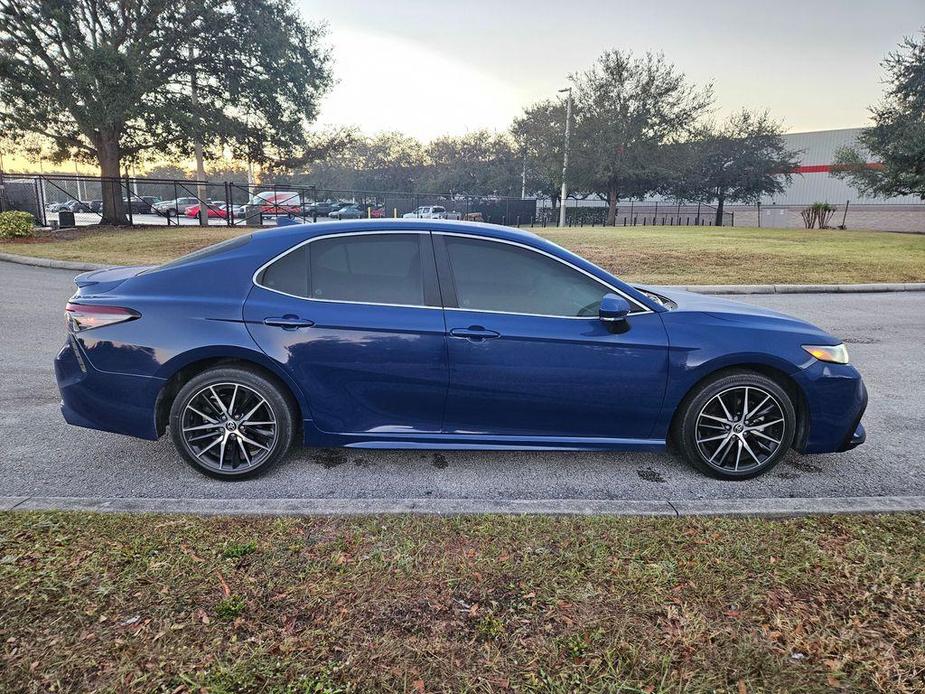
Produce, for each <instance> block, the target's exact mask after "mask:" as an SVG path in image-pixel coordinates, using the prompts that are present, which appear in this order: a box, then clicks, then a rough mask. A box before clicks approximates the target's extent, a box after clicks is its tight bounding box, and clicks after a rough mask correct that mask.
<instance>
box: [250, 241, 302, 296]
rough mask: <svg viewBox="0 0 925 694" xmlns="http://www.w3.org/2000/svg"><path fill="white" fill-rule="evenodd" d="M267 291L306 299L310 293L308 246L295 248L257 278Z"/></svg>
mask: <svg viewBox="0 0 925 694" xmlns="http://www.w3.org/2000/svg"><path fill="white" fill-rule="evenodd" d="M258 281H259V283H260V284H262V285H263V286H264V287H266V288H267V289H275V290H276V291H278V292H283V293H285V294H292V295H293V296H302V297H307V296H308V295H309V292H310V291H311V287H310V286H309V283H308V246H302V247H301V248H296V249H295V250H294V251H292V252H291V253H287V254H286V255H284V256H283V257H282V258H280V259H279V260H277V261H276V262H275V263H273V264H272V265H270V267H268V268H267V269H266V270H264V271H263V273H262V274H261V275H260V277H259V278H258Z"/></svg>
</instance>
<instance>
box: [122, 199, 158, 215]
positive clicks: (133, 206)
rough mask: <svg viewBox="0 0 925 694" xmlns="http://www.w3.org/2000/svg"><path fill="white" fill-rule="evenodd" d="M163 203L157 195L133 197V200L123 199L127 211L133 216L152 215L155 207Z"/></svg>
mask: <svg viewBox="0 0 925 694" xmlns="http://www.w3.org/2000/svg"><path fill="white" fill-rule="evenodd" d="M160 202H161V199H160V198H159V197H157V196H156V195H143V196H140V197H139V196H138V195H133V196H131V198H122V204H123V205H124V206H125V209H126V211H128V212H131V213H132V214H151V212H152V211H153V210H154V206H155V205H157V204H158V203H160Z"/></svg>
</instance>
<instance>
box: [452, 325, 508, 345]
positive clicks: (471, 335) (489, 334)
mask: <svg viewBox="0 0 925 694" xmlns="http://www.w3.org/2000/svg"><path fill="white" fill-rule="evenodd" d="M450 335H451V336H453V337H460V338H463V339H465V340H471V341H473V342H480V341H481V340H493V339H494V338H496V337H501V333H499V332H495V331H494V330H486V329H485V328H483V327H482V326H480V325H472V326H470V327H468V328H453V329H452V330H450Z"/></svg>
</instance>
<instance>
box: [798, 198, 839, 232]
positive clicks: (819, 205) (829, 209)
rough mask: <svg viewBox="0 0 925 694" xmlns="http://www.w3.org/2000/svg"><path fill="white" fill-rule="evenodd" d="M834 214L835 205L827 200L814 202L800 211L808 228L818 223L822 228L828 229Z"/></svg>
mask: <svg viewBox="0 0 925 694" xmlns="http://www.w3.org/2000/svg"><path fill="white" fill-rule="evenodd" d="M834 214H835V205H830V204H829V203H827V202H814V203H813V204H812V205H810V206H809V207H806V208H804V209H803V210H802V211H801V212H800V216H801V217H803V224H805V225H806V228H807V229H812V228H813V227H814V226H816V224H818V225H819V228H820V229H827V228H828V226H829V222H830V221H831V219H832V215H834Z"/></svg>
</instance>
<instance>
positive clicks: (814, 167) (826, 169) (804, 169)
mask: <svg viewBox="0 0 925 694" xmlns="http://www.w3.org/2000/svg"><path fill="white" fill-rule="evenodd" d="M865 166H866V167H867V168H868V169H882V168H883V164H880V163H878V162H871V163H869V164H865ZM832 168H833V165H832V164H810V165H808V166H798V167H796V168H795V169H794V170H793V172H794V173H798V174H810V173H832Z"/></svg>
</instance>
